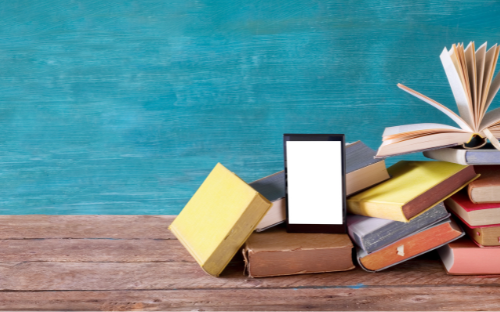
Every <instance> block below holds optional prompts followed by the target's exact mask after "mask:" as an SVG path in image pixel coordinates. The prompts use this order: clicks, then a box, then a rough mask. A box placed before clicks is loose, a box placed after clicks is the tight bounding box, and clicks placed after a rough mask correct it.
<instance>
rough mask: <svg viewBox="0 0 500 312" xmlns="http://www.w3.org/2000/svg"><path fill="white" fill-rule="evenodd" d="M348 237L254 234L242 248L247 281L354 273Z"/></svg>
mask: <svg viewBox="0 0 500 312" xmlns="http://www.w3.org/2000/svg"><path fill="white" fill-rule="evenodd" d="M352 248H353V245H352V243H351V240H350V239H349V236H347V234H315V233H287V232H286V230H285V229H284V228H282V227H275V228H272V229H270V230H268V231H265V232H262V233H254V234H252V236H250V238H249V239H248V241H247V242H246V243H245V247H244V248H243V256H244V259H245V264H246V271H247V273H248V275H249V276H250V277H267V276H280V275H293V274H309V273H322V272H334V271H346V270H351V269H354V264H353V263H352Z"/></svg>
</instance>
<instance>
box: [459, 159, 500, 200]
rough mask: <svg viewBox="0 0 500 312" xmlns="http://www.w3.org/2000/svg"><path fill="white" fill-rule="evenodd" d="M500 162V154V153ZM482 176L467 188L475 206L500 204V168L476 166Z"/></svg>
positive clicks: (477, 171)
mask: <svg viewBox="0 0 500 312" xmlns="http://www.w3.org/2000/svg"><path fill="white" fill-rule="evenodd" d="M498 160H499V162H500V152H498ZM474 169H475V170H476V173H478V174H480V175H481V176H480V177H479V178H478V179H477V180H475V181H473V182H471V183H470V184H469V185H468V186H467V191H468V193H469V198H470V200H471V201H472V202H473V203H474V204H485V203H500V166H475V167H474Z"/></svg>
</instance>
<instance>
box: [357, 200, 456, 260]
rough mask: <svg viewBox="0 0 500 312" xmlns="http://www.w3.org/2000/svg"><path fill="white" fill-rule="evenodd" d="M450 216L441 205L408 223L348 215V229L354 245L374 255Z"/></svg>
mask: <svg viewBox="0 0 500 312" xmlns="http://www.w3.org/2000/svg"><path fill="white" fill-rule="evenodd" d="M449 216H450V214H449V213H448V211H446V208H445V207H444V204H443V203H439V204H438V205H436V206H434V207H433V208H431V209H429V210H427V211H425V212H424V213H422V214H421V215H419V216H417V217H416V218H414V219H413V220H411V221H410V222H408V223H405V222H398V221H393V220H387V219H380V218H372V217H365V216H360V215H348V216H347V228H348V231H349V236H350V237H351V239H352V240H353V241H354V243H355V244H356V245H357V246H358V247H360V248H361V249H363V250H364V251H366V253H372V252H374V251H376V250H378V249H380V248H382V247H384V246H387V245H389V244H391V243H393V242H395V241H397V240H399V239H401V238H403V237H405V236H407V235H409V234H411V233H414V232H416V231H418V230H420V229H422V228H424V227H427V226H429V225H431V224H433V223H436V222H439V221H441V220H443V219H445V218H448V217H449Z"/></svg>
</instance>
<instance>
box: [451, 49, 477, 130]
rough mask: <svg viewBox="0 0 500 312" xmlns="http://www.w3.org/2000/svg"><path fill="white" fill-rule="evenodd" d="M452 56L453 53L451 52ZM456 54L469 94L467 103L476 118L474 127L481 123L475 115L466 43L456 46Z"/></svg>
mask: <svg viewBox="0 0 500 312" xmlns="http://www.w3.org/2000/svg"><path fill="white" fill-rule="evenodd" d="M450 56H451V54H450ZM456 56H457V57H458V60H459V67H455V68H456V69H457V72H458V73H459V75H460V80H461V81H462V88H463V89H464V91H465V94H466V95H467V103H468V105H469V106H470V107H471V112H472V119H473V120H474V127H475V126H476V125H479V122H478V121H476V119H477V117H476V115H475V111H474V110H475V107H474V102H472V94H471V88H470V82H469V80H470V79H469V70H468V68H467V62H466V61H465V52H464V45H463V44H459V45H457V47H456Z"/></svg>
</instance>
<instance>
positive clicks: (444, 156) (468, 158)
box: [424, 143, 500, 165]
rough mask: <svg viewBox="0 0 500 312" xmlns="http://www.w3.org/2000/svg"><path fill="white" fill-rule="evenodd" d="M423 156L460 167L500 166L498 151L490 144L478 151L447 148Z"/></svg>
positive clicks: (426, 152) (428, 152)
mask: <svg viewBox="0 0 500 312" xmlns="http://www.w3.org/2000/svg"><path fill="white" fill-rule="evenodd" d="M424 156H425V157H427V158H431V159H435V160H441V161H448V162H453V163H456V164H461V165H500V151H499V150H497V149H496V148H494V147H493V145H491V144H490V143H488V144H486V145H485V146H483V147H481V148H478V149H465V148H460V147H448V148H441V149H436V150H432V151H425V152H424Z"/></svg>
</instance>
